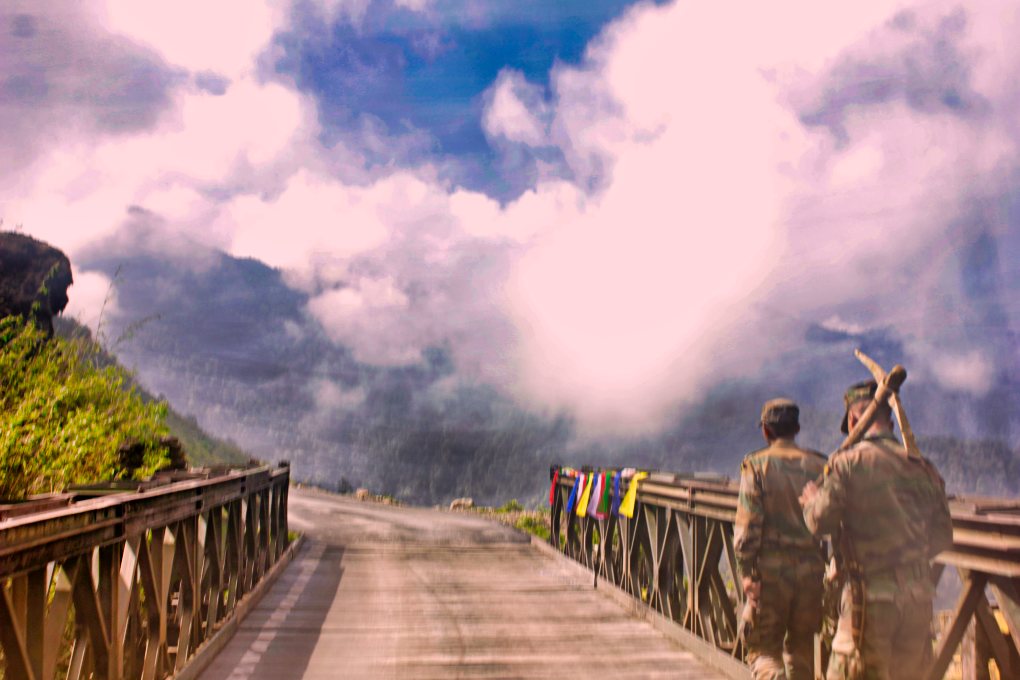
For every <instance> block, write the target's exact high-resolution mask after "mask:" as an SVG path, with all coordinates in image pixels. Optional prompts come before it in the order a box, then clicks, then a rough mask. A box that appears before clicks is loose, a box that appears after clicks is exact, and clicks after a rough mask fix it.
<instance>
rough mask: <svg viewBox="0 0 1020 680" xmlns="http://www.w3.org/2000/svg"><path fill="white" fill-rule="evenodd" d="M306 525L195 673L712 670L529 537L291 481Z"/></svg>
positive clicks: (211, 676)
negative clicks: (286, 560) (222, 643)
mask: <svg viewBox="0 0 1020 680" xmlns="http://www.w3.org/2000/svg"><path fill="white" fill-rule="evenodd" d="M289 516H290V523H291V527H292V528H294V529H297V530H299V531H302V532H304V533H306V534H307V536H308V538H309V539H310V540H309V541H308V543H307V544H306V546H305V548H304V549H303V550H302V552H301V553H300V554H299V555H298V556H297V558H296V559H295V560H294V562H293V563H291V565H290V566H288V567H287V570H286V571H285V572H284V573H283V574H282V575H281V577H280V579H279V580H278V581H277V582H276V583H275V584H274V585H273V588H272V589H271V590H270V591H269V592H268V593H267V594H266V596H265V597H264V598H263V600H262V602H260V603H259V606H258V607H256V608H255V610H254V611H253V612H252V613H251V614H250V615H249V616H248V618H247V619H246V620H245V621H244V622H243V623H242V624H241V626H240V628H239V631H238V633H237V634H236V635H235V636H234V638H233V639H232V640H231V641H230V643H229V644H228V645H227V647H226V648H225V649H224V651H223V652H222V653H221V654H220V655H219V656H218V657H217V658H216V660H215V661H214V662H213V663H212V665H211V666H210V667H209V668H208V669H206V671H205V673H204V674H203V675H202V679H203V680H223V679H226V678H229V679H231V680H248V679H251V680H256V679H257V680H270V679H272V680H283V679H286V678H330V679H335V678H414V679H418V678H436V679H439V678H444V679H445V678H543V679H546V678H573V677H607V678H618V677H628V678H686V679H691V680H694V679H698V680H701V679H702V678H717V677H719V676H718V675H716V674H715V673H714V672H713V671H710V670H709V669H707V668H706V667H704V666H703V665H702V664H701V663H700V662H698V661H697V660H696V659H695V658H694V657H693V656H692V655H691V654H690V653H688V652H685V651H684V650H682V649H680V648H679V647H677V646H676V645H675V644H673V643H672V642H670V641H669V640H667V639H666V638H665V637H663V636H662V635H661V634H659V633H658V632H656V631H655V630H654V629H653V628H652V627H651V626H650V625H649V624H647V623H645V622H643V621H639V620H637V619H634V618H631V617H629V616H628V615H627V614H626V613H625V612H624V611H623V610H622V609H621V608H620V607H619V606H618V605H617V604H616V603H615V602H613V601H612V600H610V599H609V598H608V597H606V596H604V595H602V594H600V593H598V592H597V591H594V590H593V589H592V587H591V582H590V581H589V580H588V579H587V578H582V576H581V575H580V574H579V573H578V572H577V570H576V569H575V568H574V567H573V566H572V565H570V564H568V563H566V562H565V561H563V560H559V559H557V558H555V557H553V556H550V555H546V554H545V553H543V552H541V551H539V550H538V549H536V548H534V547H532V546H531V545H530V542H529V541H528V539H527V537H525V536H522V535H521V534H519V533H518V532H516V531H513V530H511V529H508V528H506V527H502V526H499V525H497V524H494V523H492V522H490V521H488V520H485V519H482V518H480V517H477V516H473V515H470V514H461V513H449V512H439V511H434V510H426V509H418V508H393V507H390V506H384V505H378V504H374V503H359V502H356V501H353V500H349V499H346V498H340V497H335V496H329V495H325V494H316V493H310V492H301V491H296V490H292V492H291V495H290V515H289Z"/></svg>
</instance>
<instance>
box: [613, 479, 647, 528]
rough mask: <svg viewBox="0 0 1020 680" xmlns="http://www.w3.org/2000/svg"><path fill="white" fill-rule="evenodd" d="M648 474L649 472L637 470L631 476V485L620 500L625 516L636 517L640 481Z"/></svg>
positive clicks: (622, 513) (621, 511) (622, 512)
mask: <svg viewBox="0 0 1020 680" xmlns="http://www.w3.org/2000/svg"><path fill="white" fill-rule="evenodd" d="M647 476H648V473H647V472H635V473H634V476H633V477H631V478H630V486H628V487H627V493H626V494H625V495H624V496H623V500H622V501H621V502H620V514H621V515H623V516H624V517H630V518H633V517H634V504H635V503H637V489H638V482H640V481H641V480H642V479H644V478H645V477H647Z"/></svg>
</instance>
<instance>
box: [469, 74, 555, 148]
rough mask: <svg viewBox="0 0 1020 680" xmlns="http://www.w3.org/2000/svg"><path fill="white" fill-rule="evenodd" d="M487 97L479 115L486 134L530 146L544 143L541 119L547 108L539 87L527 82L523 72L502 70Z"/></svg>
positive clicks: (545, 114)
mask: <svg viewBox="0 0 1020 680" xmlns="http://www.w3.org/2000/svg"><path fill="white" fill-rule="evenodd" d="M486 97H487V99H488V105H487V106H486V107H485V111H484V113H483V114H482V129H483V130H485V134H487V135H488V136H489V137H492V138H498V137H503V138H505V139H507V140H509V141H511V142H519V143H521V144H527V145H529V146H542V145H544V144H546V143H547V141H546V140H547V136H548V135H547V131H546V127H547V125H548V123H546V122H544V121H543V119H544V118H545V117H547V116H548V113H547V109H548V107H547V106H546V105H545V103H544V102H543V101H542V94H541V91H540V89H539V87H538V86H537V85H532V84H530V83H528V82H527V81H526V80H525V79H524V75H523V74H522V73H520V72H519V71H514V70H512V69H503V70H502V71H500V73H499V76H497V78H496V82H495V83H494V84H493V85H492V87H491V88H489V91H488V92H487V93H486Z"/></svg>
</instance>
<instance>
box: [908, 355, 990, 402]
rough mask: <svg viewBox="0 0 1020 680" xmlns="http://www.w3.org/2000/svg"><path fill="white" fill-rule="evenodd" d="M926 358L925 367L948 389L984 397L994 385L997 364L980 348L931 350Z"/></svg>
mask: <svg viewBox="0 0 1020 680" xmlns="http://www.w3.org/2000/svg"><path fill="white" fill-rule="evenodd" d="M924 358H925V360H926V364H925V365H924V367H925V368H926V369H927V370H928V371H930V372H931V374H932V375H933V376H934V377H935V379H936V380H937V381H938V382H939V384H941V385H942V386H943V387H945V388H947V389H950V390H954V391H957V392H968V393H970V394H972V395H974V396H976V397H983V396H984V395H986V394H987V393H988V391H989V390H990V389H991V388H992V386H993V385H994V382H995V378H996V375H997V369H996V364H995V362H994V361H992V360H991V359H990V358H989V357H987V356H985V354H984V353H982V352H981V351H980V350H974V351H970V352H964V353H955V352H949V353H940V352H931V353H929V354H928V355H927V356H925V357H924Z"/></svg>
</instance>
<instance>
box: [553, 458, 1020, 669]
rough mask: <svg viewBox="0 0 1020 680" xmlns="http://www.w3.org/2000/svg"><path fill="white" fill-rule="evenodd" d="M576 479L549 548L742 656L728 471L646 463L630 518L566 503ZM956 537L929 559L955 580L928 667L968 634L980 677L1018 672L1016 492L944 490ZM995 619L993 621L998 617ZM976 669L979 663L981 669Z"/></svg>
mask: <svg viewBox="0 0 1020 680" xmlns="http://www.w3.org/2000/svg"><path fill="white" fill-rule="evenodd" d="M573 484H574V479H573V478H572V477H569V476H561V477H560V478H559V482H558V483H557V485H556V487H555V490H554V493H553V496H552V499H553V505H552V533H551V537H550V542H551V544H552V545H553V547H554V548H556V549H558V550H559V551H560V552H562V553H564V554H565V555H567V556H568V557H571V558H573V559H575V560H577V561H578V562H580V563H581V564H583V565H584V566H586V567H587V568H588V569H591V570H592V571H593V572H596V573H597V578H599V579H603V580H606V581H609V582H611V583H613V584H615V585H616V586H619V587H620V588H621V589H623V590H624V591H625V592H627V593H629V594H630V595H632V596H633V597H634V598H636V599H638V600H640V601H642V602H644V603H645V604H647V606H648V607H650V608H652V609H654V610H655V611H658V612H659V613H661V614H662V615H663V616H665V617H667V618H668V619H671V620H672V621H673V622H675V623H676V624H678V625H680V626H682V627H683V628H684V629H685V630H687V631H689V632H690V633H692V634H694V635H696V636H698V637H700V638H702V639H703V640H705V641H708V642H710V643H711V644H712V645H714V646H715V648H717V650H719V651H720V652H721V653H726V654H729V655H732V656H735V657H737V658H738V659H743V655H744V650H743V649H742V648H741V647H742V645H741V644H740V642H739V640H738V624H739V612H740V611H741V609H742V607H743V593H742V592H741V590H740V588H738V587H736V584H737V583H738V582H739V579H738V578H736V573H737V570H736V558H735V554H734V551H733V522H734V517H735V514H736V507H737V492H738V487H737V484H736V483H734V482H732V481H729V480H728V479H726V478H722V477H717V476H701V475H693V476H692V475H675V474H666V473H652V474H651V475H650V476H649V477H648V478H647V479H645V480H643V481H641V482H640V487H639V491H638V494H637V504H636V506H635V510H634V515H633V518H628V517H624V516H612V515H610V516H609V517H607V518H605V519H597V518H594V517H590V516H587V515H586V516H578V515H577V514H576V513H574V512H567V511H566V504H567V501H568V498H569V496H570V491H571V489H572V487H573ZM950 508H951V511H952V516H953V536H954V545H953V548H952V549H951V550H948V551H946V552H943V553H942V554H940V555H939V556H938V557H937V558H936V561H935V565H934V570H933V573H934V577H935V579H936V583H937V582H938V580H939V579H940V578H942V576H943V574H944V573H945V572H946V569H947V567H950V568H952V569H955V570H956V571H957V572H958V573H959V575H960V578H961V580H962V583H963V587H962V588H961V593H960V596H959V600H958V603H957V605H956V608H955V610H954V611H953V613H952V615H951V616H950V618H949V621H948V622H947V625H946V626H945V628H944V629H943V631H942V633H941V635H940V636H939V638H938V641H937V646H936V649H935V652H934V661H933V664H932V667H931V668H930V669H929V673H928V677H929V678H931V679H932V680H937V679H938V678H942V677H943V676H944V674H945V672H946V669H947V668H948V666H949V664H950V662H951V661H952V659H953V656H954V654H956V652H957V650H958V649H960V645H961V640H963V639H964V636H965V634H967V633H968V632H969V635H968V636H967V637H968V639H969V644H970V645H972V648H970V649H969V650H965V651H968V653H967V654H964V656H965V657H966V658H968V659H970V660H971V662H972V663H973V664H974V667H975V668H977V669H978V671H977V674H976V676H975V677H987V673H988V661H989V660H994V662H995V665H996V666H997V667H998V669H999V673H1000V677H1002V678H1016V677H1020V656H1018V650H1020V501H1016V500H1006V499H992V498H974V497H954V498H951V499H950ZM1000 622H1001V624H1000ZM982 668H983V669H984V673H981V669H982Z"/></svg>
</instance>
